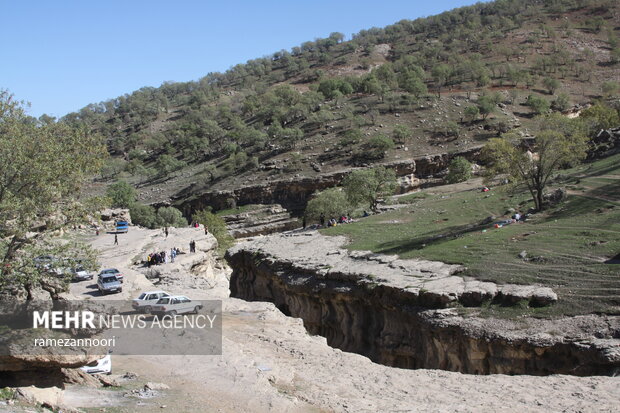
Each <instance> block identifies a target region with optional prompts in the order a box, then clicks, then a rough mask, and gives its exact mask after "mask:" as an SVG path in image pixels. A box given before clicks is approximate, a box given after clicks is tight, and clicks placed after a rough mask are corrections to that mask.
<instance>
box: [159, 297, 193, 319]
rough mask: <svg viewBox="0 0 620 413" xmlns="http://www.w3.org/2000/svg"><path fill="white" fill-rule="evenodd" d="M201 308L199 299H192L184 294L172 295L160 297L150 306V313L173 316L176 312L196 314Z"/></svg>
mask: <svg viewBox="0 0 620 413" xmlns="http://www.w3.org/2000/svg"><path fill="white" fill-rule="evenodd" d="M201 308H202V304H201V303H200V302H199V301H192V300H190V299H189V298H187V297H185V296H184V295H174V296H170V297H163V298H160V299H159V300H158V301H157V303H156V304H155V305H153V307H152V308H151V314H153V315H156V316H160V315H161V316H164V315H171V316H175V315H177V314H186V313H194V314H196V313H198V311H199V310H200V309H201Z"/></svg>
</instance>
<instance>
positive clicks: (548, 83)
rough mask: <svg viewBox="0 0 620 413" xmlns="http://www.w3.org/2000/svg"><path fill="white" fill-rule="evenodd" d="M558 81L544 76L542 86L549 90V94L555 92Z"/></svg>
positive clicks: (558, 85)
mask: <svg viewBox="0 0 620 413" xmlns="http://www.w3.org/2000/svg"><path fill="white" fill-rule="evenodd" d="M560 85H561V84H560V81H559V80H557V79H555V78H552V77H546V78H544V79H543V86H544V87H545V88H546V89H547V90H548V91H549V94H550V95H553V94H555V91H556V90H557V89H558V88H559V87H560Z"/></svg>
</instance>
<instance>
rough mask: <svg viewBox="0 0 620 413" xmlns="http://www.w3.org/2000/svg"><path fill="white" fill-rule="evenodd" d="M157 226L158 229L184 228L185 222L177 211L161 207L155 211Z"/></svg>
mask: <svg viewBox="0 0 620 413" xmlns="http://www.w3.org/2000/svg"><path fill="white" fill-rule="evenodd" d="M157 225H158V226H159V227H185V226H187V220H186V219H185V217H183V214H182V213H181V211H179V210H178V209H176V208H174V207H162V208H159V209H158V210H157Z"/></svg>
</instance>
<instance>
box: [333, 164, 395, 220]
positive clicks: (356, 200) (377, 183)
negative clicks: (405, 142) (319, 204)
mask: <svg viewBox="0 0 620 413" xmlns="http://www.w3.org/2000/svg"><path fill="white" fill-rule="evenodd" d="M342 186H343V187H344V191H345V193H346V195H347V199H348V200H349V203H351V205H360V204H366V205H368V206H369V207H370V209H372V210H373V211H377V204H378V202H379V199H380V198H383V197H385V196H388V195H392V194H393V193H394V190H395V189H396V174H395V173H394V171H393V170H392V169H387V168H385V167H383V166H378V167H375V168H371V169H362V170H357V171H353V172H351V173H350V174H349V175H347V177H346V178H345V179H344V180H343V181H342Z"/></svg>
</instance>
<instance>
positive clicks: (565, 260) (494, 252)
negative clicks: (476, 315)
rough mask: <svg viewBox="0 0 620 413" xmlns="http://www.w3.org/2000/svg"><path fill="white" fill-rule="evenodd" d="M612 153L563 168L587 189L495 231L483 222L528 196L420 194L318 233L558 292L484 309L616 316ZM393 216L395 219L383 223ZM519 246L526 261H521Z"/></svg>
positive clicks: (617, 234)
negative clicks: (541, 302) (543, 303)
mask: <svg viewBox="0 0 620 413" xmlns="http://www.w3.org/2000/svg"><path fill="white" fill-rule="evenodd" d="M611 158H613V159H610V158H607V159H603V160H601V161H599V162H597V163H592V164H589V165H583V166H580V167H577V168H574V169H572V170H569V171H562V173H563V174H565V175H566V174H569V175H574V176H580V177H581V178H580V179H581V184H582V185H584V187H585V188H587V189H586V191H585V192H584V193H583V194H579V195H569V196H568V197H567V199H566V201H564V202H563V203H561V204H559V205H557V206H556V207H554V208H552V209H550V210H548V211H545V212H543V213H539V214H535V215H534V216H532V218H531V219H529V220H528V221H527V222H524V223H517V224H512V225H508V226H504V227H502V228H497V229H496V228H493V225H492V224H486V225H481V223H482V222H483V221H484V219H485V218H487V217H489V216H495V217H497V218H496V219H495V220H494V221H499V220H502V219H506V218H509V217H508V216H506V215H504V213H506V212H507V211H508V209H509V208H515V209H517V210H520V211H521V212H524V211H525V210H526V209H527V208H529V207H530V206H533V205H532V203H531V202H527V200H528V199H529V198H530V196H529V193H525V192H523V193H518V194H514V195H510V194H507V193H503V192H501V191H500V190H498V189H494V190H492V191H491V192H487V193H483V192H479V191H477V190H475V191H474V190H470V191H463V192H456V193H450V194H446V195H444V196H441V197H428V198H425V199H419V200H418V202H417V204H416V205H412V206H409V207H406V208H403V209H400V210H396V211H392V212H389V213H386V214H382V215H376V216H371V217H368V218H366V219H363V220H360V222H357V223H353V224H348V225H339V226H337V227H334V228H328V229H325V230H322V232H323V233H324V234H326V235H345V236H347V237H348V238H349V239H350V240H351V243H350V245H349V246H348V248H350V249H359V250H371V251H373V252H377V253H384V254H398V255H399V256H400V257H402V258H424V259H430V260H437V261H442V262H446V263H452V264H463V265H465V266H466V267H467V270H466V272H465V274H464V275H467V276H471V277H475V278H477V279H480V280H486V281H494V282H497V283H500V284H502V283H515V284H537V285H544V286H548V287H551V288H553V290H554V291H556V293H557V294H558V296H559V301H558V303H557V304H556V305H554V306H550V307H547V308H538V309H529V308H519V307H515V308H499V307H494V306H489V307H488V308H486V309H484V311H485V312H488V313H493V314H504V315H507V316H512V315H514V314H516V313H524V312H527V313H529V314H534V315H536V316H541V317H547V316H549V317H550V316H554V315H558V314H588V313H593V312H600V313H608V314H620V265H618V264H605V261H606V260H607V259H609V258H611V257H614V256H616V255H617V254H618V252H620V208H619V206H620V202H619V200H618V199H617V198H615V196H616V195H615V194H614V192H613V191H608V189H609V187H613V188H615V187H616V186H620V155H618V156H614V157H611ZM599 174H605V175H606V176H605V178H604V179H600V177H599ZM614 175H617V176H618V178H615V176H614ZM415 195H417V194H415ZM391 220H394V221H397V222H400V224H399V225H398V226H394V225H386V224H385V222H389V221H391ZM521 251H526V253H527V257H526V259H521V258H519V256H518V255H519V253H520V252H521Z"/></svg>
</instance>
